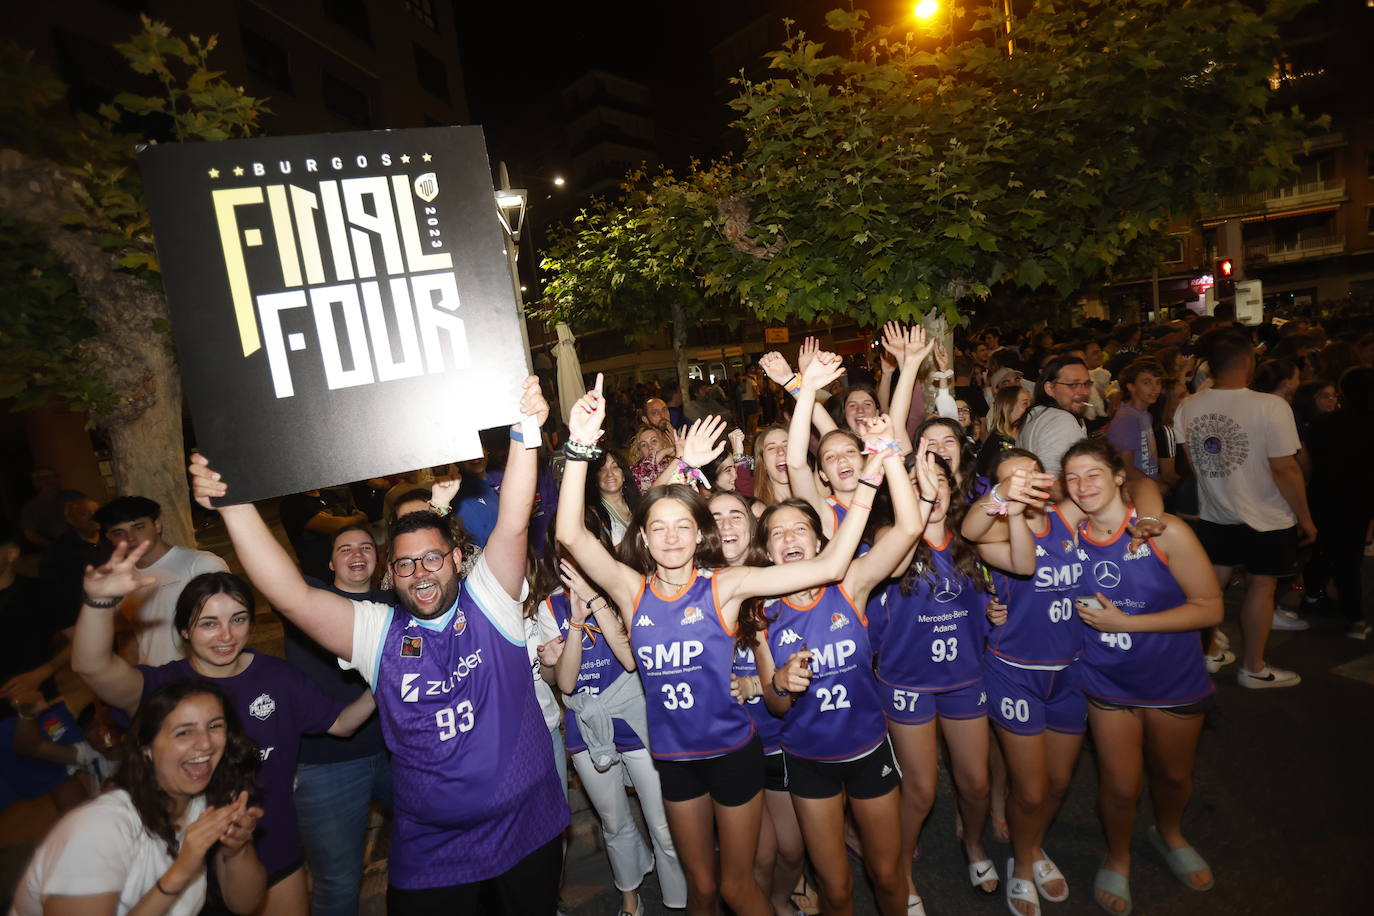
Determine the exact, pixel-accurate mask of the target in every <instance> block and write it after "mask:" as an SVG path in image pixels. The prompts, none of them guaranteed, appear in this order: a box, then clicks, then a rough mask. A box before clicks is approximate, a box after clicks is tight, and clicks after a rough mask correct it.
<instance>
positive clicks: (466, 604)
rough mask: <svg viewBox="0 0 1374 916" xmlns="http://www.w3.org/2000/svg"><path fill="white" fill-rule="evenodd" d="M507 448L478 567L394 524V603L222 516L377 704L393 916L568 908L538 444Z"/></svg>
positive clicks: (264, 586)
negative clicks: (533, 583) (387, 773)
mask: <svg viewBox="0 0 1374 916" xmlns="http://www.w3.org/2000/svg"><path fill="white" fill-rule="evenodd" d="M548 410H549V408H548V404H547V403H546V402H545V400H544V397H543V395H542V394H540V392H539V384H538V380H537V379H535V378H534V377H530V378H528V379H527V380H526V381H525V390H524V394H523V397H522V398H521V402H520V411H521V413H523V414H524V415H526V416H532V417H534V418H535V420H536V421H537V423H538V424H539V425H542V424H543V423H544V421H545V420H546V419H547V417H548ZM510 436H511V439H512V443H511V446H512V447H511V449H510V455H509V458H508V459H507V462H506V473H505V477H504V479H503V485H502V487H501V495H500V508H499V510H498V513H497V518H496V524H495V527H494V528H493V530H492V532H491V536H490V537H489V538H488V540H487V545H486V549H485V550H483V552H482V554H481V556H480V557H479V558H478V559H477V560H476V562H472V561H471V555H470V553H471V552H470V550H469V548H470V546H471V545H470V542H469V541H468V539H467V537H466V534H465V533H464V532H462V531H461V529H455V528H453V527H450V524H449V520H448V519H446V518H443V517H441V516H439V515H437V514H435V513H433V512H427V511H421V512H413V513H410V514H408V515H405V516H402V517H401V518H400V519H398V520H397V521H396V522H395V523H393V524H392V526H391V537H390V545H391V553H392V559H391V564H390V565H391V573H392V577H393V580H394V583H395V584H394V588H395V592H396V598H397V601H398V602H399V603H398V604H397V605H387V604H384V603H381V602H377V601H356V600H354V601H350V600H349V599H347V598H344V597H343V596H341V595H338V594H335V593H333V592H330V591H325V590H323V589H318V588H311V587H310V586H309V585H307V584H306V582H305V581H304V580H303V579H302V578H301V575H300V572H299V571H298V570H297V569H296V568H295V565H294V564H293V563H292V562H291V559H290V557H289V556H288V555H287V553H286V551H285V550H284V549H283V548H282V547H281V545H280V544H279V543H278V542H277V540H276V538H275V537H273V535H272V533H271V532H270V531H269V530H268V528H267V526H266V525H265V524H263V521H262V518H261V517H260V516H259V515H258V513H257V510H256V509H254V508H253V506H252V505H237V506H225V507H223V508H222V509H221V510H220V513H221V515H222V516H223V518H224V523H225V527H226V528H227V529H228V531H229V536H230V537H231V538H232V540H233V542H234V548H235V550H236V551H237V552H238V556H239V560H240V561H241V562H242V563H243V568H244V571H245V572H247V574H248V577H249V578H250V579H251V580H252V582H253V584H254V585H255V586H256V587H257V588H258V589H259V590H261V591H262V593H263V594H264V595H265V596H266V597H267V599H268V600H269V601H270V602H271V604H272V606H273V607H275V608H276V609H277V610H279V611H280V612H282V613H283V614H284V615H285V616H287V617H289V618H290V619H291V620H292V622H294V623H295V624H296V625H298V626H299V627H300V628H301V629H302V630H303V631H305V633H306V634H307V635H308V636H310V638H312V639H314V640H315V641H316V642H318V643H319V644H320V645H321V646H323V647H324V648H325V649H326V650H328V651H329V652H331V653H333V654H334V655H335V656H337V657H338V658H339V659H340V661H341V663H342V665H343V666H344V667H346V668H351V669H354V670H356V671H358V673H360V674H361V675H362V676H363V678H364V679H366V680H367V682H368V684H369V685H371V687H372V691H373V694H374V695H375V696H376V699H377V711H378V715H379V716H380V717H381V721H382V732H383V734H384V735H385V736H386V744H387V747H388V748H389V749H390V751H391V754H392V759H391V777H392V794H393V801H394V805H395V813H396V820H395V824H394V830H393V839H392V848H391V854H390V856H389V858H388V871H389V881H390V887H389V888H388V890H387V912H388V913H391V914H393V916H395V914H400V916H406V914H418V913H431V912H453V913H471V912H475V911H476V910H477V909H478V906H479V902H480V903H481V904H485V905H486V906H487V908H488V912H494V913H511V914H524V913H552V912H553V911H554V909H555V907H556V900H557V896H558V884H559V871H560V867H561V862H562V850H561V836H562V833H563V830H564V828H566V827H567V825H568V820H569V816H568V805H567V801H566V799H565V797H564V793H563V787H562V786H561V785H560V784H559V779H558V774H557V771H556V770H555V768H554V759H553V746H552V743H551V742H550V740H549V733H548V730H547V729H546V728H545V726H544V719H543V715H542V714H541V713H540V711H539V705H538V702H537V701H536V700H535V695H534V682H533V680H532V679H531V678H530V667H529V659H528V656H527V654H526V651H525V639H524V632H525V631H524V621H523V615H522V612H521V610H522V609H521V600H522V599H523V597H524V595H525V547H526V543H527V540H528V535H529V521H530V512H531V510H532V508H533V506H534V491H535V478H536V472H537V467H536V452H535V448H536V447H537V446H538V444H539V443H538V441H537V440H536V441H534V442H530V443H525V442H524V440H523V439H522V438H521V433H520V428H519V427H518V426H514V427H511V431H510ZM522 446H524V447H522ZM191 475H192V481H193V483H192V492H193V493H194V495H195V496H196V497H197V499H198V500H199V501H200V502H201V505H203V506H205V507H206V508H211V506H210V503H209V500H210V498H212V497H220V496H228V497H229V498H231V499H232V498H233V494H232V492H231V491H229V490H228V489H227V487H226V484H225V482H224V481H222V480H221V479H220V478H219V475H218V474H216V473H215V472H213V471H212V470H211V469H210V468H209V466H208V464H207V463H206V461H205V459H204V458H203V457H201V456H199V455H197V456H195V457H194V458H193V461H192V465H191Z"/></svg>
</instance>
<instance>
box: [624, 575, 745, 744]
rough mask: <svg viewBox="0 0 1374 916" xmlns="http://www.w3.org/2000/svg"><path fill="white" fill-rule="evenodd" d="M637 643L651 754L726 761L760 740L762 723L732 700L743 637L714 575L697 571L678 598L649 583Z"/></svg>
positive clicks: (640, 602) (636, 626)
mask: <svg viewBox="0 0 1374 916" xmlns="http://www.w3.org/2000/svg"><path fill="white" fill-rule="evenodd" d="M630 642H631V645H633V647H634V650H635V660H636V662H637V663H638V670H639V677H640V680H641V681H642V682H643V684H644V705H645V708H646V710H647V712H648V720H649V753H650V754H652V755H653V756H654V757H656V758H659V759H662V760H695V759H700V758H704V757H719V756H721V755H722V754H728V753H730V752H731V751H733V750H735V749H736V748H740V747H743V746H744V745H745V744H747V743H749V739H750V738H752V737H754V720H753V719H751V718H750V717H749V713H747V712H745V711H744V707H743V706H741V705H740V704H739V703H737V702H735V698H734V697H732V696H730V668H731V666H732V665H733V664H734V660H735V639H734V636H733V635H732V634H731V633H728V632H727V631H726V629H725V624H724V623H722V622H721V619H720V610H719V608H718V607H717V605H716V591H715V577H714V575H713V573H712V572H711V570H708V569H698V570H695V571H694V573H693V577H692V581H691V582H689V583H687V585H686V586H684V587H683V589H682V591H680V592H678V593H677V594H676V595H660V594H659V593H658V592H657V591H655V590H654V587H653V586H652V585H651V584H649V583H648V581H647V580H646V581H645V584H644V585H642V586H641V587H640V591H639V597H638V598H637V599H636V600H635V609H634V614H633V617H632V620H631V623H630Z"/></svg>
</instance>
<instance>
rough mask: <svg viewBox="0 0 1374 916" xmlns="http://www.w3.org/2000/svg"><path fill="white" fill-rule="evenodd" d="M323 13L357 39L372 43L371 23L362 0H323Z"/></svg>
mask: <svg viewBox="0 0 1374 916" xmlns="http://www.w3.org/2000/svg"><path fill="white" fill-rule="evenodd" d="M324 13H325V15H326V16H328V17H329V18H330V19H332V20H334V22H336V23H337V24H338V25H340V26H342V27H343V28H344V29H345V30H347V31H348V32H349V33H350V34H351V35H353V36H355V37H356V38H358V40H360V41H364V42H366V43H368V44H372V25H371V24H370V23H369V22H368V19H367V4H366V3H364V2H363V0H324Z"/></svg>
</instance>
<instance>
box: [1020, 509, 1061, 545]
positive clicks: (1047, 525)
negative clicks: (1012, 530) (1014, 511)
mask: <svg viewBox="0 0 1374 916" xmlns="http://www.w3.org/2000/svg"><path fill="white" fill-rule="evenodd" d="M1054 511H1055V512H1058V511H1059V510H1058V509H1057V508H1056V509H1055V510H1054ZM1059 517H1060V518H1063V517H1064V516H1062V515H1061V516H1059ZM1026 527H1027V528H1030V519H1026ZM1053 530H1054V524H1053V523H1052V522H1051V521H1050V514H1049V513H1048V512H1046V513H1045V530H1044V531H1035V530H1034V529H1032V530H1031V536H1032V537H1037V538H1042V537H1045V536H1046V535H1048V534H1049V533H1050V532H1051V531H1053Z"/></svg>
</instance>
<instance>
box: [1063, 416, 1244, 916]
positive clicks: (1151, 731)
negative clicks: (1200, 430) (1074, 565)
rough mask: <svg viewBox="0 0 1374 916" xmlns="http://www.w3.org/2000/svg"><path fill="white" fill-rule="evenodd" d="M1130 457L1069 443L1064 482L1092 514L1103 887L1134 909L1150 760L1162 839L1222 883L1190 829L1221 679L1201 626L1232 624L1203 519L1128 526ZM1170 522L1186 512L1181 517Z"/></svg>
mask: <svg viewBox="0 0 1374 916" xmlns="http://www.w3.org/2000/svg"><path fill="white" fill-rule="evenodd" d="M1125 478H1126V471H1125V467H1124V465H1123V462H1122V459H1121V455H1120V454H1119V453H1118V452H1117V450H1116V449H1115V448H1114V447H1112V446H1111V445H1110V444H1108V443H1107V442H1105V441H1103V440H1101V439H1084V440H1082V441H1081V442H1079V443H1077V444H1076V445H1073V446H1071V447H1070V448H1069V450H1068V451H1067V452H1065V453H1064V489H1065V491H1066V492H1067V493H1068V496H1069V499H1070V500H1071V501H1072V502H1073V505H1074V506H1075V507H1076V508H1077V509H1078V511H1079V512H1080V513H1081V514H1082V516H1083V520H1082V522H1081V523H1080V524H1079V526H1078V533H1079V545H1080V547H1081V549H1082V551H1083V553H1084V554H1085V555H1086V556H1085V558H1084V560H1083V567H1084V570H1085V572H1084V576H1083V578H1084V581H1083V582H1082V583H1081V587H1080V588H1079V589H1078V596H1077V598H1076V604H1077V610H1078V618H1079V620H1080V621H1082V624H1083V625H1084V626H1082V627H1081V629H1082V631H1083V634H1084V637H1085V638H1084V642H1083V658H1082V661H1081V663H1080V664H1081V666H1082V668H1083V677H1082V682H1083V691H1084V693H1086V694H1087V697H1088V727H1089V728H1091V729H1092V733H1093V743H1094V745H1095V746H1096V748H1097V768H1098V775H1099V778H1098V806H1097V810H1098V814H1099V816H1100V817H1101V818H1102V827H1103V832H1104V833H1106V835H1107V859H1106V861H1105V862H1104V863H1103V865H1102V867H1101V868H1100V869H1098V871H1097V877H1096V879H1095V880H1094V881H1093V892H1094V894H1095V895H1096V898H1097V902H1098V903H1099V904H1100V905H1101V906H1102V907H1103V908H1104V909H1106V910H1107V911H1108V912H1109V913H1120V914H1126V913H1129V912H1130V911H1131V888H1130V884H1129V876H1130V873H1131V833H1132V832H1133V830H1134V827H1135V817H1136V808H1137V807H1138V805H1139V802H1140V791H1141V786H1142V783H1143V781H1144V774H1145V766H1144V762H1145V761H1146V760H1148V761H1149V778H1150V801H1151V803H1152V804H1153V806H1154V815H1155V823H1154V826H1153V827H1151V828H1150V829H1149V832H1148V835H1149V839H1150V843H1151V845H1152V846H1154V848H1155V849H1156V850H1158V852H1159V854H1160V855H1161V856H1163V857H1164V861H1165V864H1167V865H1168V866H1169V870H1170V871H1172V872H1173V873H1174V876H1175V877H1176V878H1178V880H1179V881H1181V882H1183V884H1184V886H1186V887H1189V888H1191V889H1193V890H1195V891H1205V890H1210V889H1211V887H1212V870H1211V868H1210V867H1209V866H1208V865H1207V862H1206V861H1205V860H1204V859H1203V858H1202V856H1200V855H1198V853H1197V851H1196V850H1195V849H1193V847H1192V846H1190V845H1189V844H1188V841H1187V840H1186V839H1184V837H1183V830H1182V827H1183V811H1184V808H1185V807H1186V806H1187V804H1188V798H1189V796H1190V795H1191V794H1192V787H1193V760H1194V758H1195V756H1196V754H1197V744H1198V737H1199V735H1201V733H1202V723H1203V719H1204V717H1205V713H1206V711H1207V709H1208V708H1209V707H1210V705H1211V704H1212V701H1213V694H1214V692H1215V688H1213V687H1212V681H1211V679H1210V678H1209V677H1208V676H1207V666H1206V662H1205V660H1204V659H1203V657H1202V655H1201V654H1200V653H1199V652H1198V638H1197V631H1199V630H1202V629H1206V628H1207V627H1211V626H1216V625H1217V624H1218V623H1220V622H1221V616H1222V604H1221V593H1220V591H1219V590H1218V589H1217V580H1216V576H1215V575H1214V574H1213V573H1212V567H1211V564H1210V561H1209V560H1208V559H1207V553H1206V551H1204V550H1203V549H1202V545H1201V544H1200V543H1198V540H1197V537H1196V536H1195V535H1194V534H1193V532H1192V529H1190V528H1189V527H1188V526H1187V525H1183V524H1177V523H1175V524H1167V525H1166V527H1165V529H1164V531H1163V532H1162V533H1161V534H1159V535H1158V536H1157V537H1154V538H1150V539H1147V540H1145V541H1144V543H1141V544H1140V545H1139V546H1137V547H1133V546H1132V544H1131V537H1130V533H1129V532H1128V531H1127V526H1128V525H1129V524H1131V523H1132V522H1134V521H1135V520H1136V511H1135V506H1133V505H1129V504H1128V503H1127V501H1126V498H1125V490H1124V489H1123V484H1124V483H1125ZM1164 521H1165V522H1170V521H1174V522H1176V521H1177V520H1176V519H1171V518H1170V517H1169V516H1165V517H1164Z"/></svg>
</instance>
